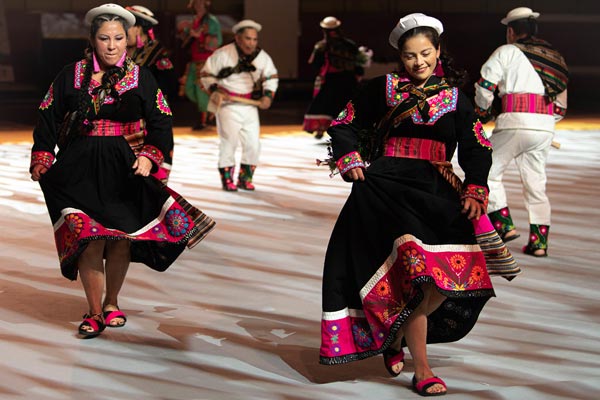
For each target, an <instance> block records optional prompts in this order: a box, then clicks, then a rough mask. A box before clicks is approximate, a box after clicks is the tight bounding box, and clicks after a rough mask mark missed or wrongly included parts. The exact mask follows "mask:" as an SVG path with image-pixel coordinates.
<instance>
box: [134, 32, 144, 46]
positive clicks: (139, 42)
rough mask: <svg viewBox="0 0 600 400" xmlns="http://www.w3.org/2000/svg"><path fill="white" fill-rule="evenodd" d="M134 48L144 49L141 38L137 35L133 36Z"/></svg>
mask: <svg viewBox="0 0 600 400" xmlns="http://www.w3.org/2000/svg"><path fill="white" fill-rule="evenodd" d="M135 46H136V47H137V48H138V49H141V48H142V47H144V42H142V38H141V36H140V35H139V34H138V35H135Z"/></svg>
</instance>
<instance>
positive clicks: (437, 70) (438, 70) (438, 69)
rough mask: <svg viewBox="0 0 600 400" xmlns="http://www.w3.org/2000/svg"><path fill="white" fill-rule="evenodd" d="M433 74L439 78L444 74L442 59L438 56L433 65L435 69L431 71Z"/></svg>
mask: <svg viewBox="0 0 600 400" xmlns="http://www.w3.org/2000/svg"><path fill="white" fill-rule="evenodd" d="M433 74H434V75H435V76H437V77H440V78H441V77H443V76H444V75H445V74H444V68H442V60H440V59H439V58H438V60H437V65H436V66H435V70H434V71H433Z"/></svg>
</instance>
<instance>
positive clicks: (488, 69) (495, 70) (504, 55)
mask: <svg viewBox="0 0 600 400" xmlns="http://www.w3.org/2000/svg"><path fill="white" fill-rule="evenodd" d="M481 77H482V78H483V79H485V80H486V81H488V82H490V83H492V84H495V85H498V95H499V96H500V97H503V96H504V95H506V94H512V93H533V94H539V95H542V96H543V95H545V91H544V84H543V83H542V79H541V78H540V76H539V75H538V74H537V72H536V71H535V68H533V65H532V64H531V62H530V61H529V59H528V58H527V56H525V54H524V53H523V52H522V51H521V50H520V49H519V48H518V47H517V46H515V45H512V44H505V45H503V46H500V47H498V48H497V49H496V50H495V51H494V52H493V53H492V55H491V56H490V58H488V60H487V61H486V62H485V64H483V66H482V67H481ZM493 100H494V92H493V91H490V90H489V89H486V88H484V87H482V86H480V85H479V84H477V83H476V84H475V104H476V105H477V106H478V107H480V108H481V109H483V110H487V109H488V108H490V107H491V105H492V102H493ZM555 103H556V104H557V105H559V106H560V107H562V108H565V109H566V108H567V91H566V90H565V91H564V92H562V93H561V94H560V95H559V96H558V97H557V99H556V100H555ZM561 118H562V117H561V116H559V115H547V114H532V113H519V112H506V113H501V114H500V115H499V116H498V118H497V119H496V126H495V128H494V130H501V129H519V128H525V129H533V130H541V131H549V132H554V126H555V123H556V121H558V120H560V119H561Z"/></svg>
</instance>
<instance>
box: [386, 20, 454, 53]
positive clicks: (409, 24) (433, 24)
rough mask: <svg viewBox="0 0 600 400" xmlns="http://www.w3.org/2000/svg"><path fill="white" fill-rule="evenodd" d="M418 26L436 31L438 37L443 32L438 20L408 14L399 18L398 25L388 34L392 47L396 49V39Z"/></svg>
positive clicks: (442, 26)
mask: <svg viewBox="0 0 600 400" xmlns="http://www.w3.org/2000/svg"><path fill="white" fill-rule="evenodd" d="M419 26H428V27H430V28H433V29H435V30H436V31H437V33H438V35H441V34H442V32H444V25H442V22H441V21H440V20H439V19H437V18H433V17H430V16H429V15H425V14H422V13H414V14H408V15H406V16H404V17H402V18H400V21H398V24H397V25H396V27H395V28H394V29H393V30H392V32H391V33H390V38H389V41H390V44H391V45H392V47H393V48H395V49H397V48H398V39H400V37H401V36H402V35H404V34H405V33H406V32H408V31H410V30H411V29H414V28H416V27H419Z"/></svg>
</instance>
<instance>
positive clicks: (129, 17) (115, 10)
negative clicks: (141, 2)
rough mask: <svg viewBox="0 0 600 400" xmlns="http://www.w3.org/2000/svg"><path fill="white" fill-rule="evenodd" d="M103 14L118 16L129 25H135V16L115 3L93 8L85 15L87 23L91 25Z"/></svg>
mask: <svg viewBox="0 0 600 400" xmlns="http://www.w3.org/2000/svg"><path fill="white" fill-rule="evenodd" d="M102 14H110V15H118V16H119V17H121V18H123V19H124V20H125V21H127V23H128V24H129V25H131V26H133V25H135V16H134V15H133V14H132V13H130V12H129V11H127V10H126V9H124V8H123V7H121V6H120V5H118V4H113V3H106V4H102V5H101V6H98V7H96V8H92V9H91V10H90V11H88V12H87V14H85V22H87V23H88V24H91V23H92V21H93V20H94V18H96V17H97V16H98V15H102Z"/></svg>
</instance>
